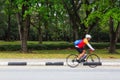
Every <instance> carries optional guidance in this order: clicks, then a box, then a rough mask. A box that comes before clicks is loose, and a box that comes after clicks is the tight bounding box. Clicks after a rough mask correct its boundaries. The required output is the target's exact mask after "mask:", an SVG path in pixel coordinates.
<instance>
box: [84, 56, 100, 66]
mask: <svg viewBox="0 0 120 80" xmlns="http://www.w3.org/2000/svg"><path fill="white" fill-rule="evenodd" d="M86 62H100V57H99V56H97V55H96V54H90V55H88V56H87V58H86ZM89 67H91V68H95V67H97V65H89Z"/></svg>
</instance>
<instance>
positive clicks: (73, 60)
mask: <svg viewBox="0 0 120 80" xmlns="http://www.w3.org/2000/svg"><path fill="white" fill-rule="evenodd" d="M77 57H78V55H76V54H70V55H68V56H67V57H66V63H67V65H68V66H69V67H72V68H75V67H77V66H78V65H79V63H78V62H77V61H76V58H77Z"/></svg>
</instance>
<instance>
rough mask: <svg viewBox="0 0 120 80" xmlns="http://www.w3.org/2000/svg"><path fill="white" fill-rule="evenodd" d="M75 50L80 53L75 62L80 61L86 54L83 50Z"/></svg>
mask: <svg viewBox="0 0 120 80" xmlns="http://www.w3.org/2000/svg"><path fill="white" fill-rule="evenodd" d="M76 50H77V51H78V52H79V53H80V54H79V55H78V57H77V60H80V58H82V57H83V56H84V54H85V53H86V50H84V48H76Z"/></svg>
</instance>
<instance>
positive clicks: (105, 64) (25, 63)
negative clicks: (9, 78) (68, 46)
mask: <svg viewBox="0 0 120 80" xmlns="http://www.w3.org/2000/svg"><path fill="white" fill-rule="evenodd" d="M88 65H95V64H93V63H87V65H86V63H83V66H88ZM97 65H98V66H120V62H102V63H97ZM0 66H67V64H66V62H0Z"/></svg>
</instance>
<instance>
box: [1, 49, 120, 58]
mask: <svg viewBox="0 0 120 80" xmlns="http://www.w3.org/2000/svg"><path fill="white" fill-rule="evenodd" d="M117 52H119V53H117V54H110V53H108V51H107V50H106V49H102V50H100V49H99V50H96V51H95V52H94V53H95V54H97V55H98V56H99V57H100V58H107V59H120V50H117ZM69 54H77V51H76V50H74V49H70V50H69V49H66V50H39V51H33V52H31V53H20V52H19V51H1V52H0V58H2V59H6V58H7V59H9V58H15V59H43V58H49V59H52V58H59V59H65V58H66V57H67V56H68V55H69Z"/></svg>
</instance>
